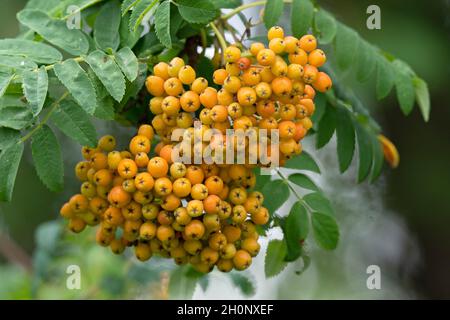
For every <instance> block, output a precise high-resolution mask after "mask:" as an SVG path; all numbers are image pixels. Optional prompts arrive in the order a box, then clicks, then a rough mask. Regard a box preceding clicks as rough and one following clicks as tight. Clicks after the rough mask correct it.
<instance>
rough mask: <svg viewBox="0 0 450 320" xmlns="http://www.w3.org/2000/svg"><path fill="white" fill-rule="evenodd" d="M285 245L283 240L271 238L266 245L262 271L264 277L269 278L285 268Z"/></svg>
mask: <svg viewBox="0 0 450 320" xmlns="http://www.w3.org/2000/svg"><path fill="white" fill-rule="evenodd" d="M286 252H287V246H286V242H284V240H271V241H270V242H269V245H268V246H267V251H266V257H265V259H264V271H265V274H266V278H271V277H274V276H276V275H277V274H279V273H280V272H281V271H283V269H284V268H286V265H287V263H286V261H285V260H284V258H285V257H286Z"/></svg>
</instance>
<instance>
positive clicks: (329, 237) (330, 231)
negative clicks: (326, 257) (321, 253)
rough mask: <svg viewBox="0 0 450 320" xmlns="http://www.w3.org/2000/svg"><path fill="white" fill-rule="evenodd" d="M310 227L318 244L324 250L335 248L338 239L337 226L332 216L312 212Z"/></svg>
mask: <svg viewBox="0 0 450 320" xmlns="http://www.w3.org/2000/svg"><path fill="white" fill-rule="evenodd" d="M312 227H313V232H314V238H315V239H316V242H317V244H318V245H320V246H321V247H322V248H324V249H326V250H333V249H336V247H337V244H338V241H339V227H338V225H337V223H336V220H335V219H334V217H333V216H330V215H328V214H324V213H320V212H313V214H312Z"/></svg>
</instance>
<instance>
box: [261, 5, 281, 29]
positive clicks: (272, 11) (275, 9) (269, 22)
mask: <svg viewBox="0 0 450 320" xmlns="http://www.w3.org/2000/svg"><path fill="white" fill-rule="evenodd" d="M283 8H284V2H283V0H267V2H266V6H265V8H264V17H263V19H264V24H265V25H266V28H267V29H269V28H270V27H272V26H275V25H276V24H277V23H278V20H280V17H281V15H282V14H283Z"/></svg>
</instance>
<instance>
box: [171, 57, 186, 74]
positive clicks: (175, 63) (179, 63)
mask: <svg viewBox="0 0 450 320" xmlns="http://www.w3.org/2000/svg"><path fill="white" fill-rule="evenodd" d="M184 65H185V64H184V61H183V59H181V58H180V57H175V58H173V59H172V60H170V62H169V66H168V69H167V72H168V73H169V76H170V77H178V72H180V69H181V68H182V67H183V66H184Z"/></svg>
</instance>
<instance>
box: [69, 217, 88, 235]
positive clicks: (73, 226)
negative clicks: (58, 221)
mask: <svg viewBox="0 0 450 320" xmlns="http://www.w3.org/2000/svg"><path fill="white" fill-rule="evenodd" d="M68 228H69V230H70V231H72V232H73V233H80V232H81V231H83V230H84V229H85V228H86V222H84V220H83V219H81V218H78V217H74V218H70V220H69V225H68Z"/></svg>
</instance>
